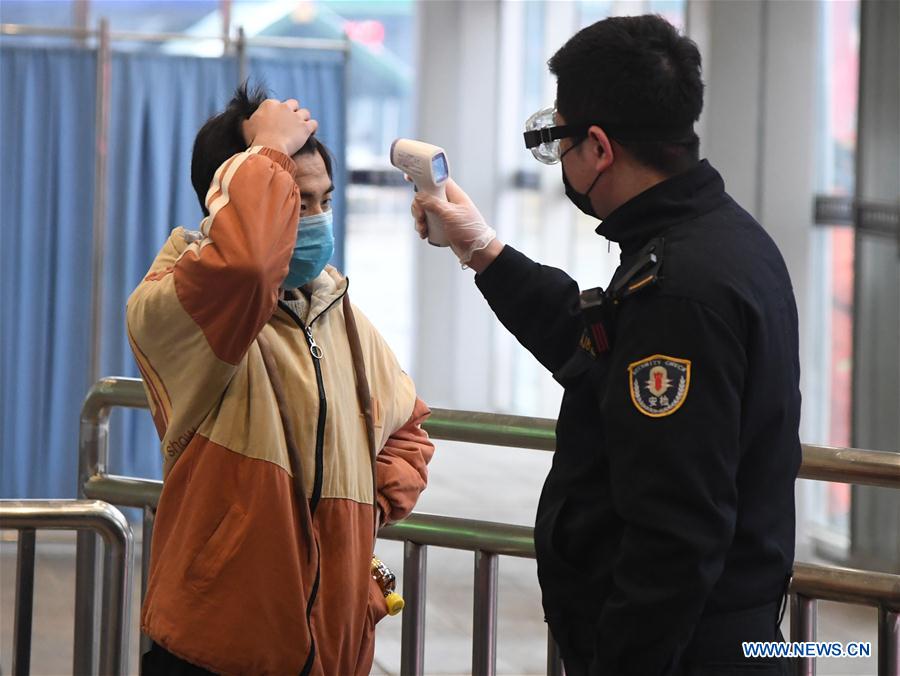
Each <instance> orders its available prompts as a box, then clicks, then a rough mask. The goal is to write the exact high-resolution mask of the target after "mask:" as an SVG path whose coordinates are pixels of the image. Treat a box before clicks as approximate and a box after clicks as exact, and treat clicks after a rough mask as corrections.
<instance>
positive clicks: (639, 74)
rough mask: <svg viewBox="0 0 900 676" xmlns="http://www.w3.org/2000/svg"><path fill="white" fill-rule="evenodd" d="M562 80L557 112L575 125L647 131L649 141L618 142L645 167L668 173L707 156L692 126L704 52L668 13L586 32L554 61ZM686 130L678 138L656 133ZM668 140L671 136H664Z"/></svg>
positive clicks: (699, 101) (613, 20)
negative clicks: (668, 18)
mask: <svg viewBox="0 0 900 676" xmlns="http://www.w3.org/2000/svg"><path fill="white" fill-rule="evenodd" d="M547 65H548V66H549V67H550V72H552V73H553V74H554V75H556V77H557V84H556V107H557V110H558V111H559V112H560V114H561V115H562V116H563V117H564V118H565V120H566V123H567V124H598V126H600V127H602V126H603V124H604V123H605V124H608V125H611V126H613V127H615V125H625V126H627V127H629V128H637V127H639V128H643V129H644V133H645V134H646V135H647V136H648V138H646V139H642V140H633V139H632V140H629V139H625V138H623V139H620V138H616V133H615V132H614V131H612V132H610V131H608V132H607V133H608V135H609V136H610V137H612V138H613V139H614V140H616V142H618V143H619V144H620V145H622V146H624V147H625V148H626V149H627V150H628V151H629V152H630V153H631V154H632V156H633V157H634V158H635V159H636V160H637V161H638V162H640V163H641V164H643V165H645V166H648V167H651V168H653V169H656V170H658V171H660V172H662V173H664V174H666V175H674V174H677V173H680V172H682V171H684V170H686V169H689V168H690V167H691V166H693V165H694V164H696V162H697V160H698V159H699V148H700V139H699V138H698V137H697V135H696V134H695V133H694V132H693V129H692V125H693V123H694V122H696V121H697V120H698V119H699V117H700V111H701V110H702V109H703V80H702V79H701V77H700V68H701V66H700V51H699V50H698V49H697V45H696V44H695V43H694V42H693V41H692V40H691V39H689V38H687V37H685V36H684V35H681V34H680V33H679V32H678V30H677V29H676V28H675V27H674V26H672V24H670V23H669V22H668V21H666V20H665V19H664V18H662V17H661V16H658V15H656V14H646V15H643V16H619V17H610V18H608V19H604V20H603V21H598V22H597V23H595V24H593V25H591V26H588V27H587V28H584V29H582V30H581V31H579V32H578V33H576V34H575V35H574V36H572V37H571V38H570V39H569V41H568V42H566V44H565V45H563V46H562V47H561V48H560V49H559V51H557V52H556V54H554V55H553V57H552V58H551V59H550V61H549V62H548V64H547ZM679 127H681V128H685V129H688V130H689V131H688V132H687V133H685V134H681V135H680V138H677V139H675V141H674V142H673V141H672V138H671V134H669V135H668V138H669V140H666V141H660V140H656V139H653V138H652V137H651V136H652V130H655V129H669V130H671V129H674V128H679ZM661 136H663V137H665V136H666V135H665V134H663V135H661Z"/></svg>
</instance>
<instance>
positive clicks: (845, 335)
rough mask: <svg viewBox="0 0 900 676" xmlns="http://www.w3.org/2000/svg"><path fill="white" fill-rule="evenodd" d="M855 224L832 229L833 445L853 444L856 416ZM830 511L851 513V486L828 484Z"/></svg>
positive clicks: (843, 515)
mask: <svg viewBox="0 0 900 676" xmlns="http://www.w3.org/2000/svg"><path fill="white" fill-rule="evenodd" d="M853 237H854V233H853V228H852V227H843V228H837V227H836V228H833V229H832V230H831V279H832V288H831V294H832V295H831V388H830V389H831V416H830V418H831V429H830V430H829V435H828V437H829V442H830V443H831V444H832V445H833V446H850V442H851V439H850V431H851V420H852V415H853V410H852V406H853V401H852V393H853V383H852V377H853V368H852V367H853V254H854V238H853ZM828 513H829V516H830V517H831V518H838V519H843V518H846V516H847V515H849V513H850V486H849V485H847V484H829V485H828Z"/></svg>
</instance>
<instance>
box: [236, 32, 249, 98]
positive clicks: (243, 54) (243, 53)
mask: <svg viewBox="0 0 900 676" xmlns="http://www.w3.org/2000/svg"><path fill="white" fill-rule="evenodd" d="M237 33H238V37H237V42H236V43H235V49H236V51H237V67H238V85H242V84H244V82H245V81H246V80H247V77H248V73H247V36H246V34H245V33H244V27H243V26H238V30H237Z"/></svg>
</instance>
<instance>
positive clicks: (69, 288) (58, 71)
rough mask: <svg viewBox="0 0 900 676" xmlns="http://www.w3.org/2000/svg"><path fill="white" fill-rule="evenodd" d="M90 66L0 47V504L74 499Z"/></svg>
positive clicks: (86, 332) (73, 56)
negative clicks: (33, 499) (15, 500)
mask: <svg viewBox="0 0 900 676" xmlns="http://www.w3.org/2000/svg"><path fill="white" fill-rule="evenodd" d="M95 70H96V61H95V55H94V54H93V53H91V52H87V51H84V50H72V49H53V50H50V49H45V50H39V51H35V50H32V49H30V48H23V47H15V46H7V45H3V46H2V47H0V100H2V102H3V103H2V105H0V156H2V157H3V161H2V162H0V178H2V180H0V188H2V189H0V248H2V253H0V288H2V295H0V341H2V346H0V410H2V421H0V496H2V497H48V498H57V497H66V496H72V495H74V493H75V484H76V473H75V468H76V455H77V448H78V416H79V411H80V408H81V400H82V399H83V398H84V395H85V392H86V391H87V388H88V382H87V366H86V365H87V363H88V355H89V354H90V345H89V343H90V322H91V236H90V234H91V227H92V212H93V204H92V200H93V192H94V190H93V183H94V80H95Z"/></svg>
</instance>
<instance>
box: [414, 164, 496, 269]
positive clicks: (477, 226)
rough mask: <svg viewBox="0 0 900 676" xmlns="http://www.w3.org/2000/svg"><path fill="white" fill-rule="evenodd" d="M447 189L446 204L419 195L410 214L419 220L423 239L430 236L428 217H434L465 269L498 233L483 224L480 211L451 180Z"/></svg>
mask: <svg viewBox="0 0 900 676" xmlns="http://www.w3.org/2000/svg"><path fill="white" fill-rule="evenodd" d="M445 187H446V189H447V201H444V200H442V199H438V198H437V197H432V196H431V195H426V194H424V193H421V192H417V193H416V196H415V199H413V203H412V207H411V209H410V211H411V212H412V215H413V218H414V219H416V232H418V233H419V237H421V238H422V239H425V238H426V237H427V236H428V225H427V224H426V222H425V213H426V212H428V213H430V214H433V215H434V216H435V217H437V218H438V220H440V222H441V225H443V226H444V234H445V235H446V236H447V239H448V240H449V241H450V248H451V249H452V250H453V253H455V254H456V257H457V258H458V259H459V262H460V263H462V266H463V268H465V267H468V263H469V261H470V260H472V254H474V253H475V252H476V251H480V250H481V249H484V248H485V247H487V245H488V244H490V243H491V242H492V241H494V239H496V237H497V233H496V232H494V229H493V228H492V227H490V226H489V225H487V224H486V223H485V222H484V218H483V217H482V216H481V213H479V211H478V208H477V207H476V206H475V205H474V204H473V203H472V200H470V199H469V196H468V195H467V194H466V193H465V192H463V189H462V188H460V187H459V186H458V185H456V183H455V182H454V181H453V179H452V178H450V179H447V183H446V186H445Z"/></svg>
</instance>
